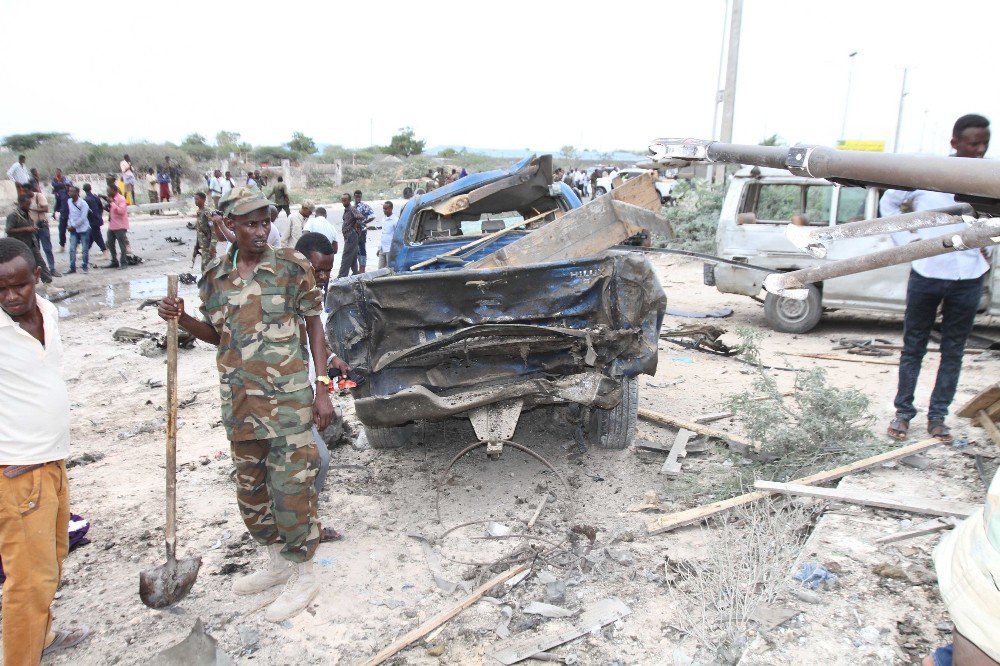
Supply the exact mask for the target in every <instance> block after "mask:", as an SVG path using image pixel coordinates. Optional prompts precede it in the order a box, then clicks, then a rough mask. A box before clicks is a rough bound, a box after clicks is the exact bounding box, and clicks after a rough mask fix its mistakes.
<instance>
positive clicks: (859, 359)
mask: <svg viewBox="0 0 1000 666" xmlns="http://www.w3.org/2000/svg"><path fill="white" fill-rule="evenodd" d="M781 353H782V354H784V355H785V356H799V357H802V358H818V359H822V360H824V361H847V362H849V363H868V364H870V365H899V361H887V360H882V359H877V358H864V357H856V358H855V357H851V356H841V355H839V354H807V353H805V352H781Z"/></svg>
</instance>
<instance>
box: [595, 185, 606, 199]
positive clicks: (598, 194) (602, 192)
mask: <svg viewBox="0 0 1000 666" xmlns="http://www.w3.org/2000/svg"><path fill="white" fill-rule="evenodd" d="M607 193H608V191H607V190H606V189H604V188H603V187H598V188H597V189H596V190H594V196H595V197H603V196H604V195H605V194H607Z"/></svg>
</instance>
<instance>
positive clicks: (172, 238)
mask: <svg viewBox="0 0 1000 666" xmlns="http://www.w3.org/2000/svg"><path fill="white" fill-rule="evenodd" d="M163 240H165V241H167V242H168V243H173V244H175V245H187V243H185V242H184V239H183V238H180V237H178V236H164V237H163Z"/></svg>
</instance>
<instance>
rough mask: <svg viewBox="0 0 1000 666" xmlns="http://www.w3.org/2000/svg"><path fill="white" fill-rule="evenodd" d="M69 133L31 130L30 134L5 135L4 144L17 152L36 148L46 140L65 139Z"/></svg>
mask: <svg viewBox="0 0 1000 666" xmlns="http://www.w3.org/2000/svg"><path fill="white" fill-rule="evenodd" d="M68 138H69V134H67V133H65V132H29V133H28V134H9V135H7V136H5V137H4V139H3V145H4V146H5V147H7V148H10V149H11V150H12V151H13V152H15V153H23V152H24V151H26V150H34V149H35V148H38V146H40V145H41V144H43V143H45V142H46V141H55V140H65V139H68Z"/></svg>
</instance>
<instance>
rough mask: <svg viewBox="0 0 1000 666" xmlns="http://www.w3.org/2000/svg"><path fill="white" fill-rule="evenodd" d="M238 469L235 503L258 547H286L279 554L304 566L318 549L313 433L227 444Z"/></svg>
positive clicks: (315, 461) (315, 463) (315, 450)
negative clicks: (278, 544) (302, 563)
mask: <svg viewBox="0 0 1000 666" xmlns="http://www.w3.org/2000/svg"><path fill="white" fill-rule="evenodd" d="M230 446H231V448H232V452H233V463H234V464H235V466H236V486H237V489H236V501H237V503H238V504H239V507H240V514H241V515H242V516H243V522H244V523H246V526H247V530H249V531H250V535H251V536H252V537H253V538H254V540H256V541H257V542H258V543H260V544H264V545H267V544H272V543H275V542H280V543H282V544H284V547H283V548H282V549H281V555H282V557H284V558H285V559H287V560H291V561H292V562H306V561H308V560H309V559H311V558H312V556H313V553H314V552H316V546H318V545H319V537H320V524H319V516H318V514H317V511H316V486H315V485H314V483H313V481H314V480H315V478H316V472H317V470H318V469H319V450H318V449H317V448H316V442H315V441H314V440H313V436H312V432H310V431H309V430H306V431H305V432H301V433H298V434H295V435H287V436H285V437H275V438H274V439H251V440H246V441H242V442H230Z"/></svg>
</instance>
